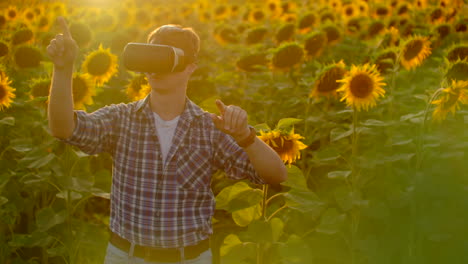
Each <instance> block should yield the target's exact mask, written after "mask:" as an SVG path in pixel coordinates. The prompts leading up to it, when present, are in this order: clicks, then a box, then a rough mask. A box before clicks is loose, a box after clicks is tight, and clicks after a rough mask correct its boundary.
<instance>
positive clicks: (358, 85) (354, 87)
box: [349, 73, 374, 98]
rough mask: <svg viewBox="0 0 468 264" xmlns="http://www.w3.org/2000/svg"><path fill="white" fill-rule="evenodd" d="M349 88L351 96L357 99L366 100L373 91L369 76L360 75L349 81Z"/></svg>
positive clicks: (372, 83)
mask: <svg viewBox="0 0 468 264" xmlns="http://www.w3.org/2000/svg"><path fill="white" fill-rule="evenodd" d="M349 88H350V90H351V93H352V94H353V96H355V97H358V98H366V97H367V96H369V95H370V94H371V93H372V90H373V89H374V82H373V81H372V79H371V77H369V75H367V74H364V73H361V74H358V75H356V76H354V77H353V78H352V79H351V82H350V84H349Z"/></svg>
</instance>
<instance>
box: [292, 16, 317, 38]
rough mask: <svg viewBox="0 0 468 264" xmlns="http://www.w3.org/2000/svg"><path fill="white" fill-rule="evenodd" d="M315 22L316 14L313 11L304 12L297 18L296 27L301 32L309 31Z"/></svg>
mask: <svg viewBox="0 0 468 264" xmlns="http://www.w3.org/2000/svg"><path fill="white" fill-rule="evenodd" d="M316 22H317V16H316V15H315V13H312V12H308V13H305V14H304V15H303V16H302V17H301V18H300V19H299V22H298V25H297V27H298V28H299V32H301V33H303V34H304V33H307V32H309V31H310V30H311V29H312V27H313V26H314V24H315V23H316Z"/></svg>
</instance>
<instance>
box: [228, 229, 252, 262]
mask: <svg viewBox="0 0 468 264" xmlns="http://www.w3.org/2000/svg"><path fill="white" fill-rule="evenodd" d="M255 253H256V245H255V244H254V243H250V242H242V241H241V240H240V239H239V238H238V237H237V236H236V235H234V234H230V235H228V236H226V237H225V238H224V242H223V245H221V248H220V255H221V263H223V264H247V263H248V262H247V261H246V259H247V258H252V257H254V256H255Z"/></svg>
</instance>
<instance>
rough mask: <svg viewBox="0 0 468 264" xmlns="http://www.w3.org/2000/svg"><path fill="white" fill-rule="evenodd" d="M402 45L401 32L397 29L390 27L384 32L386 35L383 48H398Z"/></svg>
mask: <svg viewBox="0 0 468 264" xmlns="http://www.w3.org/2000/svg"><path fill="white" fill-rule="evenodd" d="M399 44H400V31H398V29H396V28H395V27H390V28H389V29H385V30H384V35H383V37H382V42H381V46H382V47H398V45H399Z"/></svg>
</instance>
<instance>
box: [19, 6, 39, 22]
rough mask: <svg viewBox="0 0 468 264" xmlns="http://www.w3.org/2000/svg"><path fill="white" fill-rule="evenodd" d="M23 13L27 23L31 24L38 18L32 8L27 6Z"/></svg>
mask: <svg viewBox="0 0 468 264" xmlns="http://www.w3.org/2000/svg"><path fill="white" fill-rule="evenodd" d="M22 15H23V20H24V21H26V23H27V24H29V25H31V24H32V23H33V22H34V20H35V18H36V13H35V12H34V10H33V9H32V8H26V9H25V10H24V11H23V14H22Z"/></svg>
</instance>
